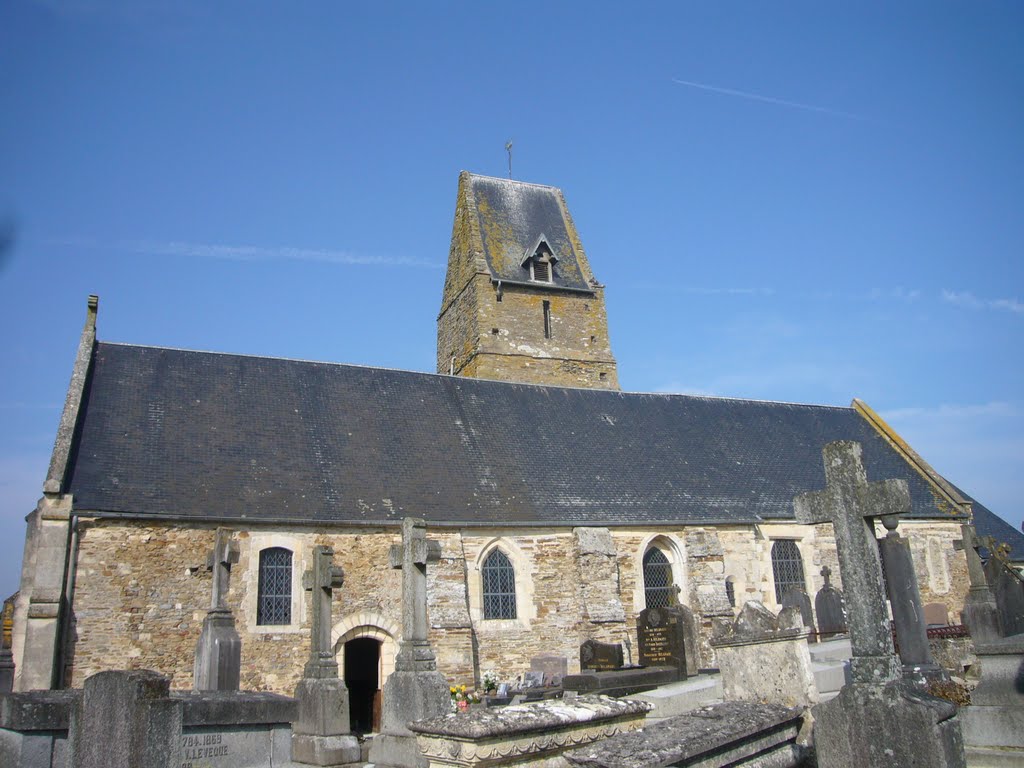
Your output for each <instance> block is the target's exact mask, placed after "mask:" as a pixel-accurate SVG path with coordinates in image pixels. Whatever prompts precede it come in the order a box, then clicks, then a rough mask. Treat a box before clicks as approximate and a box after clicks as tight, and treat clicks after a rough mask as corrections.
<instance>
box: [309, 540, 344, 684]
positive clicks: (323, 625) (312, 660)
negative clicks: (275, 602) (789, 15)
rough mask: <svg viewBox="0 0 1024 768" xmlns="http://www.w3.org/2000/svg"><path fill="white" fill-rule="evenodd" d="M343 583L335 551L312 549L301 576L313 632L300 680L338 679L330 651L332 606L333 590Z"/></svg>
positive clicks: (336, 662) (323, 546)
mask: <svg viewBox="0 0 1024 768" xmlns="http://www.w3.org/2000/svg"><path fill="white" fill-rule="evenodd" d="M344 583H345V572H344V571H343V570H342V568H341V566H340V565H334V549H332V548H331V547H328V546H325V545H320V546H316V547H313V566H312V567H311V568H310V569H309V570H308V571H306V572H305V573H304V574H303V575H302V586H303V588H304V589H305V590H306V591H307V592H312V593H313V631H312V635H311V642H310V647H309V661H307V662H306V667H305V669H304V670H303V672H302V674H303V677H308V678H328V677H337V676H338V661H337V659H335V658H334V649H333V648H332V647H331V602H332V601H333V599H334V590H335V589H340V588H341V587H342V586H343V585H344Z"/></svg>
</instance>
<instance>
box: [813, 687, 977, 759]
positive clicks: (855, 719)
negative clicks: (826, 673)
mask: <svg viewBox="0 0 1024 768" xmlns="http://www.w3.org/2000/svg"><path fill="white" fill-rule="evenodd" d="M812 712H813V715H814V721H815V722H814V741H815V748H816V751H817V756H818V767H819V768H889V767H890V766H901V767H902V766H907V767H908V768H910V767H912V768H947V767H948V768H954V767H955V768H963V766H964V765H965V763H964V744H963V739H962V737H961V734H960V722H959V719H958V718H957V708H956V705H955V704H952V703H950V702H948V701H946V700H944V699H936V698H933V697H931V696H928V695H926V694H923V693H920V692H918V691H917V689H916V688H913V687H911V686H909V685H908V684H907V683H905V682H903V681H902V680H899V681H896V682H890V683H887V684H885V685H871V684H864V683H854V684H850V685H847V686H845V687H844V688H843V689H842V690H840V692H839V694H838V695H837V696H836V697H835V698H834V699H832V700H831V701H827V702H825V703H824V704H818V705H817V706H816V707H814V709H813V710H812Z"/></svg>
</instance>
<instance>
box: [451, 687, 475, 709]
mask: <svg viewBox="0 0 1024 768" xmlns="http://www.w3.org/2000/svg"><path fill="white" fill-rule="evenodd" d="M448 692H449V693H450V694H451V697H452V712H468V711H469V705H470V704H479V703H480V697H479V696H477V695H476V691H467V690H466V686H464V685H452V686H449V687H448Z"/></svg>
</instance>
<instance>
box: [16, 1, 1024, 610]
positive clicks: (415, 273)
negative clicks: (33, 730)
mask: <svg viewBox="0 0 1024 768" xmlns="http://www.w3.org/2000/svg"><path fill="white" fill-rule="evenodd" d="M0 99H2V101H0V103H2V104H3V110H2V112H0V243H6V245H5V246H4V247H3V250H2V255H0V289H2V291H3V293H2V295H3V301H2V302H0V320H2V322H3V328H4V330H3V333H2V334H0V355H2V359H3V360H4V361H5V365H4V370H5V373H4V375H3V377H2V378H0V592H2V593H3V594H4V595H7V594H9V593H11V592H13V591H14V590H15V589H16V588H17V581H18V569H19V563H20V559H21V547H22V542H23V535H24V534H23V530H24V524H23V518H24V516H25V515H26V514H27V513H28V512H29V511H31V509H32V508H33V506H34V504H35V501H36V499H37V498H38V497H39V495H40V492H41V486H42V481H43V478H44V475H45V471H46V465H47V462H48V456H49V451H50V449H51V446H52V442H53V438H54V434H55V431H56V426H57V422H58V420H59V417H60V408H61V405H62V403H63V398H64V393H65V389H66V386H67V382H68V378H69V376H70V373H71V365H72V362H73V358H74V351H75V347H76V344H77V341H78V334H79V331H80V329H81V324H82V321H83V319H84V315H85V300H86V295H87V294H89V293H98V294H99V295H100V297H101V298H100V314H99V336H100V338H101V339H103V340H106V341H123V342H131V343H140V344H152V345H160V346H172V347H185V348H190V349H208V350H217V351H226V352H240V353H248V354H260V355H273V356H283V357H293V358H306V359H316V360H330V361H339V362H351V363H359V364H366V365H381V366H388V367H395V368H405V369H412V370H425V371H431V370H433V366H434V346H435V319H436V315H437V311H438V307H439V302H440V297H441V287H442V280H443V275H444V264H445V260H446V257H447V251H448V243H449V238H450V233H451V221H452V215H453V211H454V204H455V190H456V182H457V176H458V172H459V171H460V170H461V169H467V170H471V171H474V172H476V173H482V174H491V175H496V176H502V175H505V174H506V173H507V161H508V159H507V155H506V153H505V150H504V145H505V142H506V141H507V140H508V139H512V140H513V173H514V175H515V177H516V178H519V179H524V180H528V181H534V182H539V183H545V184H553V185H556V186H559V187H562V188H563V189H564V191H565V194H566V196H567V200H568V203H569V206H570V209H571V211H572V213H573V216H574V218H575V221H576V224H577V227H578V228H579V230H580V233H581V236H582V238H583V243H584V247H585V248H586V250H587V253H588V256H589V258H590V261H591V264H592V266H593V269H594V272H595V274H596V275H597V277H598V279H600V280H601V281H602V282H604V283H605V284H606V285H607V300H608V314H609V325H610V330H611V337H612V344H613V350H614V352H615V354H616V356H617V358H618V361H619V376H620V380H621V383H622V385H623V388H624V389H628V390H635V391H672V392H692V393H701V394H714V395H726V396H735V397H750V398H758V399H769V400H784V401H797V402H808V403H823V404H837V405H847V404H849V402H850V400H851V399H852V398H853V397H861V398H863V399H864V400H866V401H867V402H868V403H869V404H870V405H872V406H873V407H874V408H875V409H876V410H878V411H880V412H881V413H882V414H883V415H884V416H885V417H887V418H888V419H889V420H890V422H891V423H892V424H893V426H895V427H896V428H897V429H898V430H899V431H900V432H901V433H902V434H903V435H904V436H905V437H906V438H907V439H908V440H909V442H910V443H911V444H912V445H913V446H914V447H915V448H917V450H918V451H919V452H920V453H921V454H922V455H924V456H925V458H926V459H928V460H929V461H930V462H931V463H932V464H933V466H935V468H936V469H938V470H939V471H940V472H942V473H943V474H945V475H946V476H947V477H948V478H949V479H951V480H952V481H953V482H955V483H956V484H958V485H959V486H961V487H962V488H964V489H965V490H966V491H968V492H969V493H971V494H973V495H975V496H976V497H977V498H979V499H980V500H981V501H982V502H984V503H985V504H987V505H988V506H989V507H990V508H992V509H993V510H994V511H996V512H997V513H998V514H1000V515H1002V516H1003V517H1004V518H1006V519H1007V520H1009V521H1010V522H1011V523H1013V524H1014V525H1015V526H1018V527H1019V526H1020V524H1021V518H1022V513H1024V508H1022V503H1021V499H1022V498H1024V472H1022V470H1024V363H1022V360H1024V355H1022V351H1024V259H1022V251H1024V217H1022V216H1021V204H1022V201H1024V141H1022V139H1021V136H1024V6H1022V5H1020V4H1019V3H987V2H980V3H942V2H929V3H920V4H918V3H902V4H899V5H898V6H896V7H889V4H878V5H872V4H838V3H817V2H815V3H781V4H780V3H776V4H767V3H746V4H740V3H707V4H695V3H675V2H673V3H650V4H647V3H640V4H629V5H627V4H603V3H589V2H588V3H537V4H532V3H504V4H500V5H499V4H496V3H433V4H402V3H323V4H319V3H290V4H260V3H249V2H246V3H241V2H239V3H233V2H220V3H216V4H208V3H194V4H190V3H178V2H148V1H146V0H132V1H131V2H129V1H128V0H124V1H122V2H100V1H99V0H72V1H71V2H65V3H58V2H55V1H51V0H47V1H45V2H42V1H40V2H26V1H24V0H13V1H9V2H6V3H4V4H3V5H2V6H0Z"/></svg>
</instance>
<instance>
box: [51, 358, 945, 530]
mask: <svg viewBox="0 0 1024 768" xmlns="http://www.w3.org/2000/svg"><path fill="white" fill-rule="evenodd" d="M837 439H851V440H857V441H859V442H861V443H862V444H863V447H864V459H865V465H866V467H867V472H868V479H869V480H880V479H884V478H890V477H902V478H906V479H907V481H908V483H909V486H910V493H911V499H912V503H913V512H914V514H917V515H923V516H930V517H936V516H945V515H944V514H943V512H942V511H941V509H940V504H941V502H940V501H939V499H938V498H937V497H936V496H935V495H934V494H933V492H932V490H931V486H929V485H928V484H927V483H926V482H925V480H924V479H923V478H922V477H921V476H920V475H919V474H917V473H916V472H915V471H914V470H912V469H911V468H910V466H909V465H908V464H907V463H906V462H905V461H904V460H903V459H902V457H901V456H900V455H899V454H897V453H896V452H895V451H894V450H893V449H892V448H891V447H890V446H889V444H888V443H887V442H885V441H884V440H883V439H882V438H881V437H880V436H879V435H878V433H877V432H875V430H874V429H873V428H872V427H871V426H870V425H869V424H868V423H867V422H866V421H865V419H863V418H862V417H861V416H860V415H859V414H858V413H857V412H856V411H854V410H853V409H852V408H839V407H829V406H810V405H792V404H785V403H772V402H759V401H750V400H731V399H721V398H708V397H694V396H686V395H662V394H636V393H625V392H613V391H604V390H585V389H568V388H559V387H539V386H532V385H525V384H513V383H505V382H495V381H483V380H476V379H466V378H458V377H451V376H438V375H433V374H423V373H412V372H407V371H395V370H386V369H379V368H364V367H358V366H350V365H337V364H328V363H315V362H302V361H295V360H282V359H276V358H262V357H245V356H237V355H227V354H215V353H208V352H191V351H183V350H175V349H161V348H155V347H140V346H129V345H120V344H109V343H98V344H97V345H96V349H95V356H94V367H93V370H92V373H91V376H90V379H89V382H88V385H87V388H86V393H85V397H84V400H83V404H82V412H81V414H80V418H79V426H78V431H77V434H76V439H75V446H74V450H73V453H72V459H71V465H70V467H69V474H68V478H67V482H68V486H69V490H70V492H71V493H72V494H73V496H74V506H75V509H76V510H78V511H84V512H94V513H95V512H103V513H108V514H122V515H130V516H174V517H184V518H197V519H209V520H214V519H216V520H239V519H248V520H252V521H267V522H270V521H275V522H278V521H294V522H337V523H387V522H397V521H398V520H400V519H401V518H402V517H404V516H408V515H414V516H418V517H424V518H426V519H427V520H428V522H430V523H432V524H435V525H437V524H455V525H473V524H484V525H514V524H533V525H538V524H539V525H558V526H565V525H581V524H592V525H606V526H607V525H619V524H654V525H661V524H683V523H698V522H700V523H716V522H717V523H722V522H736V523H740V522H756V521H759V520H770V519H777V518H783V519H784V518H789V517H791V516H792V499H793V496H794V495H795V494H797V493H801V492H804V491H808V490H818V489H820V488H822V487H823V486H824V472H823V470H822V460H821V448H822V446H823V445H824V444H825V443H827V442H830V441H832V440H837Z"/></svg>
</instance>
